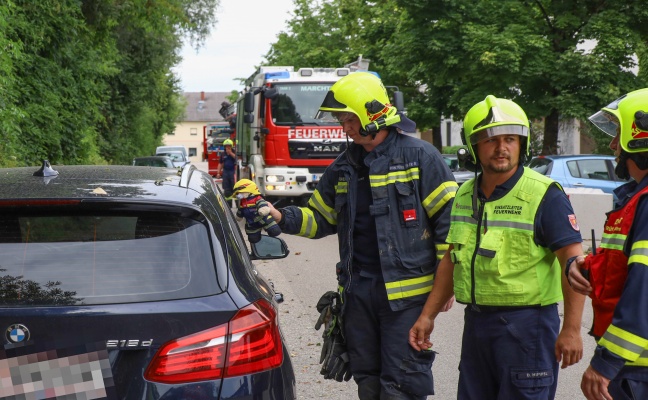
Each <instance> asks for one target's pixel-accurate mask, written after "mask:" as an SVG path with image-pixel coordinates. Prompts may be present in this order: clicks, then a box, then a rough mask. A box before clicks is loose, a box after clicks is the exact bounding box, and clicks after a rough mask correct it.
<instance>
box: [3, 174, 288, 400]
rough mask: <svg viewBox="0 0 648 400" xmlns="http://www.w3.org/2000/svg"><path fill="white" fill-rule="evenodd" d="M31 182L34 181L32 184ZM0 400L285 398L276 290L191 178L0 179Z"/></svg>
mask: <svg viewBox="0 0 648 400" xmlns="http://www.w3.org/2000/svg"><path fill="white" fill-rule="evenodd" d="M34 174H35V175H34ZM0 188H2V190H0V328H1V329H2V332H3V336H2V338H1V339H2V341H3V346H2V348H1V349H0V398H12V399H32V398H33V399H50V398H51V399H54V398H65V399H124V400H126V399H128V400H132V399H168V400H180V399H182V400H187V399H196V400H203V399H205V400H206V399H210V400H211V399H222V400H226V399H232V400H234V399H294V398H295V397H296V396H295V377H294V373H293V368H292V364H291V361H290V358H289V353H288V350H287V349H286V345H285V343H284V340H283V335H282V332H281V329H280V326H279V314H278V312H277V307H278V306H277V302H276V300H275V296H276V294H275V292H274V290H273V288H272V285H270V284H269V282H267V281H266V280H264V278H263V277H262V276H261V275H259V274H258V273H257V271H256V270H255V267H254V265H253V264H252V259H255V258H256V259H271V258H282V257H285V256H286V255H288V249H287V247H286V245H285V243H284V242H283V240H281V239H279V238H270V237H267V236H264V237H263V239H262V241H261V242H259V243H257V244H255V245H253V247H252V253H251V254H250V253H248V250H247V247H246V244H245V241H244V239H243V236H242V235H241V232H240V230H239V227H238V224H237V222H236V221H235V220H234V218H233V215H232V213H231V211H230V209H229V207H228V206H227V203H226V202H225V200H224V199H223V197H222V195H221V193H220V192H219V189H217V187H216V186H215V185H214V182H213V180H212V179H211V177H210V176H209V175H208V174H206V173H203V172H200V171H198V170H197V169H196V168H195V167H193V166H190V167H187V168H184V169H183V170H182V171H181V172H179V171H178V170H176V169H167V168H148V167H132V166H60V167H54V168H50V167H49V165H48V164H47V163H45V164H44V168H41V169H40V170H39V169H38V168H37V167H36V168H13V169H3V170H0Z"/></svg>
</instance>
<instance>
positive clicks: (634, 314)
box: [569, 89, 648, 400]
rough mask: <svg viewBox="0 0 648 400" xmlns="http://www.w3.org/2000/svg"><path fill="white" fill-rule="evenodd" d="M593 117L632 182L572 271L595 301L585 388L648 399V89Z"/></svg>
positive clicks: (620, 171)
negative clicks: (595, 246) (594, 344)
mask: <svg viewBox="0 0 648 400" xmlns="http://www.w3.org/2000/svg"><path fill="white" fill-rule="evenodd" d="M589 120H590V121H591V122H592V123H593V124H594V125H595V126H596V127H597V128H599V129H601V130H602V131H603V132H605V133H607V134H608V135H610V136H612V137H613V139H612V142H610V148H611V149H612V150H613V151H614V154H615V155H616V156H617V157H618V158H617V160H618V162H617V166H616V169H615V172H616V174H617V175H618V176H619V177H620V178H622V179H630V178H632V180H630V182H628V183H626V184H624V185H622V186H620V187H618V188H617V189H615V190H614V193H615V194H616V196H617V199H618V200H617V202H616V203H615V204H614V209H613V210H612V211H611V212H609V213H608V214H607V220H606V222H605V228H604V231H603V238H602V240H601V245H600V247H599V248H598V249H596V251H595V252H594V253H595V254H592V255H588V256H587V257H586V258H585V260H584V261H583V260H581V259H579V260H578V263H577V264H574V265H572V268H570V269H569V279H570V282H571V284H572V286H573V287H574V289H576V290H578V291H580V292H581V293H584V294H589V295H590V297H591V298H592V308H593V311H594V321H593V326H592V332H591V333H592V334H593V335H594V337H595V338H596V339H597V347H596V351H595V353H594V356H593V357H592V360H591V361H590V365H589V367H588V368H587V370H586V371H585V373H584V374H583V379H582V381H581V389H582V390H583V393H584V394H585V396H586V397H587V398H588V399H592V400H593V399H596V400H599V399H615V400H616V399H636V400H639V399H648V223H646V221H648V197H647V196H646V194H648V178H647V177H646V176H648V89H641V90H637V91H634V92H630V93H628V94H626V95H624V96H622V97H620V98H618V99H617V100H615V101H613V102H612V103H610V104H609V105H607V106H605V107H603V109H601V110H600V111H599V112H597V113H595V114H594V115H592V116H591V117H590V118H589ZM576 265H578V267H579V268H574V266H576ZM581 270H583V271H587V272H588V274H589V280H587V279H585V277H584V276H583V275H584V274H583V273H582V272H581ZM585 276H587V275H585Z"/></svg>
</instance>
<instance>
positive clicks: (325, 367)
mask: <svg viewBox="0 0 648 400" xmlns="http://www.w3.org/2000/svg"><path fill="white" fill-rule="evenodd" d="M322 337H323V338H324V345H323V346H322V356H321V357H320V363H322V369H321V370H320V374H321V375H324V379H335V380H336V381H338V382H342V380H343V379H344V381H349V379H351V368H350V365H349V354H348V353H347V348H346V344H345V343H344V338H343V337H342V335H341V334H340V333H336V334H333V335H327V334H326V332H324V335H322Z"/></svg>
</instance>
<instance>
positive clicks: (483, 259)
mask: <svg viewBox="0 0 648 400" xmlns="http://www.w3.org/2000/svg"><path fill="white" fill-rule="evenodd" d="M463 139H464V141H465V144H466V145H467V147H468V151H467V152H465V153H463V154H460V156H462V157H463V158H464V159H465V163H466V166H467V167H468V168H469V169H471V170H473V171H476V172H477V171H481V173H480V174H479V176H476V177H475V178H473V179H471V180H469V181H467V182H465V183H464V184H463V185H462V186H461V187H460V188H459V191H458V192H457V195H456V197H455V200H454V204H453V206H452V216H451V218H452V222H451V226H450V231H449V232H448V238H447V241H448V243H449V245H450V249H449V251H448V252H447V253H446V255H445V257H444V258H443V260H441V263H440V265H439V268H438V270H437V278H436V281H435V285H434V289H433V290H432V292H431V294H430V297H429V299H428V301H427V303H426V305H425V308H424V310H423V313H422V314H421V316H420V318H419V319H418V321H417V322H416V324H415V325H414V326H413V327H412V329H411V331H410V344H411V345H412V346H413V347H414V348H415V349H423V348H430V347H431V346H432V344H431V342H430V341H429V336H430V333H431V332H432V330H433V329H434V318H435V317H436V316H437V314H438V312H439V309H440V308H441V307H442V305H443V303H444V302H445V301H447V299H448V298H450V297H451V296H452V295H453V294H454V296H456V300H457V302H459V303H463V304H466V308H465V316H464V320H465V325H464V333H463V340H462V348H461V359H460V363H459V388H458V398H459V399H474V400H488V399H493V400H495V399H500V400H503V399H516V400H518V399H537V400H541V399H542V400H547V399H553V398H554V396H555V392H556V385H557V383H558V379H557V378H558V376H557V374H558V366H559V363H560V361H562V367H563V368H565V367H567V366H569V365H572V364H574V363H576V362H578V361H579V360H580V359H581V357H582V354H583V342H582V339H581V333H580V324H581V318H582V312H583V306H584V301H585V297H584V296H583V295H581V294H578V293H576V292H575V291H573V290H572V289H571V288H570V287H569V284H568V282H567V278H566V276H565V275H564V274H563V273H562V272H561V271H562V268H561V266H564V265H566V263H567V262H571V261H573V259H574V258H575V257H577V256H582V254H583V250H582V245H581V242H582V239H581V235H580V231H579V227H578V223H577V221H576V217H575V216H574V211H573V209H572V207H571V204H570V202H569V200H568V198H567V196H566V195H565V193H564V192H563V190H562V188H561V187H560V186H559V185H558V184H557V183H556V182H554V181H552V180H551V179H549V178H547V177H545V176H544V175H540V174H538V173H537V172H535V171H533V170H531V169H529V168H525V167H523V163H524V160H525V159H526V158H527V157H528V156H529V121H528V119H527V117H526V114H525V113H524V111H523V110H522V108H520V106H518V105H517V104H516V103H514V102H512V101H510V100H506V99H501V98H496V97H494V96H487V97H486V99H485V100H484V101H481V102H479V103H477V104H476V105H474V106H473V107H472V108H471V109H470V110H469V111H468V113H467V114H466V118H465V119H464V127H463ZM556 258H557V259H558V261H559V264H558V263H557V262H556ZM561 289H562V290H561ZM563 296H564V299H565V320H564V323H563V327H562V330H560V333H559V328H560V319H559V316H558V306H557V304H556V303H557V302H559V301H560V300H562V299H563Z"/></svg>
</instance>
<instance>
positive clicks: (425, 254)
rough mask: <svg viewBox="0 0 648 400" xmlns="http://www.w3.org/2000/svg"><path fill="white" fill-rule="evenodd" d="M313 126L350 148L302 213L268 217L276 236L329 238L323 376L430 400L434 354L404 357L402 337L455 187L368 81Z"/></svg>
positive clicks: (422, 290)
mask: <svg viewBox="0 0 648 400" xmlns="http://www.w3.org/2000/svg"><path fill="white" fill-rule="evenodd" d="M318 117H319V118H323V119H326V118H335V120H337V121H338V122H339V123H340V124H341V125H342V128H343V130H344V132H345V133H346V134H347V139H348V138H350V139H351V140H352V141H353V143H350V144H348V147H347V150H346V151H344V152H343V153H342V154H341V155H340V156H339V157H338V158H337V159H336V160H335V161H334V162H333V163H332V164H331V165H330V166H329V167H328V168H327V169H326V171H325V172H324V174H323V176H322V178H321V180H320V181H319V183H318V185H317V188H316V189H315V191H314V193H313V195H312V196H311V198H310V200H309V202H308V206H307V207H295V206H290V207H286V208H283V209H280V210H276V209H273V210H272V211H271V213H272V215H273V217H275V220H276V221H277V222H279V224H280V226H281V227H282V231H283V232H284V233H290V234H295V235H299V236H304V237H307V238H312V239H317V238H321V237H324V236H327V235H331V234H336V233H337V235H338V241H339V251H340V262H338V263H337V265H336V273H337V278H338V283H339V288H338V291H339V292H340V293H341V302H342V311H341V320H342V321H343V325H342V326H343V328H342V338H341V342H337V341H336V343H335V345H334V346H329V345H327V344H326V341H325V346H324V349H325V351H324V352H326V349H327V348H328V349H331V354H326V355H325V354H323V358H324V359H325V361H324V366H323V367H322V374H323V375H324V377H325V378H331V379H336V380H339V381H341V380H342V377H343V376H342V375H343V374H344V377H345V378H346V379H348V378H350V375H349V374H348V372H349V370H348V368H350V373H351V374H352V375H353V379H354V380H355V382H356V383H357V385H358V396H359V398H360V399H363V400H364V399H376V400H378V399H381V400H388V399H393V400H396V399H408V400H409V399H425V398H426V396H427V395H431V394H433V392H434V390H433V380H432V371H431V367H432V362H433V360H434V354H435V353H434V352H432V351H415V350H414V349H412V348H410V347H409V345H408V344H407V331H408V329H409V328H410V327H411V326H412V324H413V323H414V321H416V318H417V317H418V315H419V314H420V311H421V309H422V306H423V304H424V303H425V299H426V298H427V294H428V293H429V292H430V290H431V288H432V284H433V281H434V276H435V272H436V267H437V264H438V260H439V259H440V258H441V257H442V256H443V254H444V253H445V251H446V249H447V244H446V243H445V238H446V234H447V230H448V227H449V225H450V219H449V217H450V208H451V204H452V200H453V198H454V195H455V192H456V190H457V184H456V182H455V181H454V177H453V175H452V173H451V172H450V170H449V168H448V167H447V165H446V163H445V162H444V160H443V158H442V157H441V155H440V153H439V152H438V151H437V150H436V148H434V147H433V146H432V145H431V144H430V143H427V142H424V141H422V140H419V139H416V138H413V137H411V136H408V135H405V134H402V133H401V131H405V132H414V131H415V128H416V124H415V123H414V122H413V121H411V120H410V119H408V118H407V117H405V116H404V115H403V114H401V113H400V112H397V110H396V108H395V107H394V106H392V105H391V104H389V98H388V95H387V91H386V90H385V87H384V86H383V84H382V82H381V81H380V79H379V78H377V77H376V76H375V75H373V74H371V73H367V72H355V73H352V74H350V75H348V76H346V77H343V78H342V79H340V80H339V81H338V82H336V83H335V84H334V85H333V86H332V87H331V89H330V91H329V92H328V94H327V95H326V98H325V100H324V102H323V103H322V105H321V107H320V113H319V114H318ZM318 308H319V307H318ZM337 349H341V350H340V351H337ZM347 361H348V362H347ZM333 365H334V366H333ZM332 366H333V367H332ZM337 367H342V368H341V369H339V370H338V369H337ZM331 368H332V370H331Z"/></svg>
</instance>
